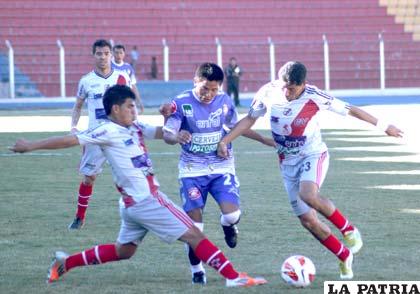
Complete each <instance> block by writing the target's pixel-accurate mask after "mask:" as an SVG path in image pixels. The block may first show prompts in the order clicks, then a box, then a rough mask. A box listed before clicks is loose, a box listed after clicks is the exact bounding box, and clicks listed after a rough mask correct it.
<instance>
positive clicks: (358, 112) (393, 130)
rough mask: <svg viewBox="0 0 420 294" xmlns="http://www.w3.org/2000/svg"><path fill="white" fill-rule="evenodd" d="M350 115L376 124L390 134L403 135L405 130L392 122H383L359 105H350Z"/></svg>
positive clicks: (398, 136) (394, 135) (393, 135)
mask: <svg viewBox="0 0 420 294" xmlns="http://www.w3.org/2000/svg"><path fill="white" fill-rule="evenodd" d="M349 115H351V116H353V117H355V118H358V119H360V120H363V121H365V122H367V123H370V124H372V125H374V126H377V127H378V128H379V129H380V130H382V131H384V132H385V133H386V134H387V135H388V136H392V137H397V138H400V137H402V134H403V131H401V130H400V129H399V128H397V127H396V126H394V125H392V124H388V123H386V122H383V121H381V120H379V119H377V118H376V117H374V116H372V115H371V114H369V113H368V112H366V111H364V110H363V109H361V108H359V107H357V106H353V105H351V106H350V110H349Z"/></svg>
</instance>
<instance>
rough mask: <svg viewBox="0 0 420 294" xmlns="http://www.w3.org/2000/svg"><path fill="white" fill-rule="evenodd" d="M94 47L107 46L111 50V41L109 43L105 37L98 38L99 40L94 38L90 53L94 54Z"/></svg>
mask: <svg viewBox="0 0 420 294" xmlns="http://www.w3.org/2000/svg"><path fill="white" fill-rule="evenodd" d="M96 47H99V48H102V47H108V48H109V50H112V46H111V43H109V42H108V41H107V40H105V39H99V40H96V41H95V43H93V45H92V54H95V52H96Z"/></svg>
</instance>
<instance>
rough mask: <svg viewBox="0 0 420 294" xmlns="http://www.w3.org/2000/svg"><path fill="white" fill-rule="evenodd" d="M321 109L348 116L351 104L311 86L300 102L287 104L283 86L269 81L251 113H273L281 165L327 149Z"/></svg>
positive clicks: (262, 88) (259, 94)
mask: <svg viewBox="0 0 420 294" xmlns="http://www.w3.org/2000/svg"><path fill="white" fill-rule="evenodd" d="M321 110H330V111H333V112H335V113H338V114H341V115H347V113H348V111H349V105H348V104H347V103H345V102H343V101H341V100H339V99H337V98H335V97H332V96H330V95H328V94H326V93H325V92H323V91H321V90H319V89H318V88H317V87H315V86H312V85H306V86H305V90H304V92H303V93H302V94H301V95H300V96H299V98H298V99H295V100H292V101H290V102H289V101H288V100H287V99H286V97H285V96H284V93H283V83H282V82H281V81H279V80H276V81H274V82H270V83H268V84H266V85H264V86H263V87H261V88H260V90H258V92H257V93H256V95H255V98H254V101H253V102H252V105H251V108H250V110H249V115H250V116H251V117H254V118H255V117H260V116H264V115H265V113H266V112H269V114H270V124H271V132H272V136H273V139H274V140H275V141H276V144H277V151H278V154H279V158H280V160H281V162H282V164H290V165H294V164H296V163H297V162H298V161H299V160H300V159H301V158H302V157H305V156H308V155H312V154H319V153H322V152H324V151H326V150H327V146H326V144H325V143H324V142H323V140H322V136H321V128H320V123H319V113H320V111H321Z"/></svg>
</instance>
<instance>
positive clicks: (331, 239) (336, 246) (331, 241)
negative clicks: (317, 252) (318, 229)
mask: <svg viewBox="0 0 420 294" xmlns="http://www.w3.org/2000/svg"><path fill="white" fill-rule="evenodd" d="M321 244H322V245H324V246H325V247H327V248H328V250H330V251H331V252H332V253H334V254H335V255H336V256H337V257H338V258H339V259H340V260H341V261H345V260H346V259H347V257H348V256H349V255H350V250H349V249H348V248H347V247H346V246H344V244H343V243H341V242H340V241H339V240H338V239H337V238H336V237H335V236H334V235H333V234H331V235H329V236H328V237H327V239H325V240H323V241H321Z"/></svg>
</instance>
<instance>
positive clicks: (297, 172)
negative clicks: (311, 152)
mask: <svg viewBox="0 0 420 294" xmlns="http://www.w3.org/2000/svg"><path fill="white" fill-rule="evenodd" d="M311 166H312V165H311V164H306V161H303V165H300V164H299V165H297V166H288V165H282V166H281V169H282V175H283V182H284V185H285V188H286V191H287V194H288V197H289V201H290V204H291V206H292V209H293V211H294V213H295V215H296V216H298V217H299V220H300V222H301V224H302V226H303V227H304V228H306V229H307V230H308V231H309V232H310V233H311V234H312V235H313V236H314V237H315V238H317V239H318V240H319V241H320V242H321V244H322V245H323V246H324V247H326V248H327V249H328V250H330V251H331V252H332V253H334V254H335V255H336V256H337V257H338V258H339V260H340V271H341V274H340V275H341V276H342V277H343V278H351V277H352V276H353V273H352V271H351V263H352V254H351V252H350V251H349V249H348V248H347V247H345V246H344V245H343V244H342V243H341V242H340V241H339V240H338V239H337V238H336V237H335V236H334V235H333V234H332V233H331V230H330V228H329V227H328V226H327V225H325V224H324V223H322V222H321V221H320V220H319V219H318V217H317V214H316V210H315V209H314V208H312V207H311V205H314V203H315V202H316V201H318V202H319V201H320V200H319V199H317V197H318V186H317V184H316V183H315V182H312V181H309V180H307V179H308V176H306V177H303V178H304V179H305V180H304V181H302V182H301V181H300V180H301V177H302V174H303V172H304V169H307V171H309V170H310V168H311ZM302 196H303V197H302ZM313 198H316V200H314V199H313ZM314 206H316V205H314ZM342 264H344V265H346V268H345V269H343V270H341V267H342Z"/></svg>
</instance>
